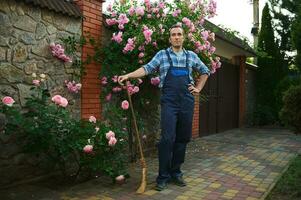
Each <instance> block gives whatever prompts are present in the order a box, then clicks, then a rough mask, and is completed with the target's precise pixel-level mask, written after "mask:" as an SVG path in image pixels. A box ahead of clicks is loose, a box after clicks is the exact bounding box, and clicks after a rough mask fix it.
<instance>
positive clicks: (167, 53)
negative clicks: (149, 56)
mask: <svg viewBox="0 0 301 200" xmlns="http://www.w3.org/2000/svg"><path fill="white" fill-rule="evenodd" d="M165 53H166V55H167V57H168V62H169V64H170V67H173V65H172V60H171V57H170V54H169V52H168V49H166V50H165Z"/></svg>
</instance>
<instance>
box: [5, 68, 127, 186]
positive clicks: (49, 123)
mask: <svg viewBox="0 0 301 200" xmlns="http://www.w3.org/2000/svg"><path fill="white" fill-rule="evenodd" d="M38 77H39V78H38ZM33 79H34V80H33V82H32V83H33V87H32V88H31V91H32V96H31V97H29V98H27V101H26V104H25V106H24V107H23V108H20V107H19V106H18V104H15V100H14V99H13V98H12V97H9V96H6V97H3V98H2V103H1V105H0V113H3V114H5V117H6V122H7V123H6V126H5V127H4V133H5V134H8V135H12V134H15V135H16V136H17V142H18V143H20V144H21V145H22V147H23V148H24V151H25V152H27V153H30V154H32V155H38V156H39V158H40V160H39V162H40V165H39V166H47V168H49V169H50V170H51V171H52V170H53V169H59V170H60V171H61V172H62V174H63V175H64V177H70V176H71V177H78V175H81V174H85V175H87V174H88V175H92V173H93V174H94V173H100V172H102V173H104V174H107V175H109V176H110V177H112V180H113V181H116V180H115V177H118V176H120V175H123V176H124V175H125V176H127V171H126V170H127V167H126V165H127V161H128V157H127V156H126V155H124V153H123V152H124V151H126V150H127V148H128V144H127V135H125V134H124V131H122V130H119V129H118V128H110V127H109V126H108V125H107V124H105V123H103V122H101V121H98V120H97V119H96V118H95V117H94V116H90V118H89V120H88V121H86V120H77V119H75V118H74V117H72V115H71V113H70V112H69V111H68V103H69V100H70V99H69V100H68V99H67V98H66V97H64V96H63V95H60V94H53V95H50V92H49V91H48V90H47V87H46V82H45V79H46V76H45V75H44V74H41V75H39V76H37V75H36V74H33ZM75 85H76V84H75ZM66 89H68V88H66ZM77 89H79V88H77ZM68 90H69V89H68ZM70 92H73V90H72V91H70ZM1 134H3V133H1Z"/></svg>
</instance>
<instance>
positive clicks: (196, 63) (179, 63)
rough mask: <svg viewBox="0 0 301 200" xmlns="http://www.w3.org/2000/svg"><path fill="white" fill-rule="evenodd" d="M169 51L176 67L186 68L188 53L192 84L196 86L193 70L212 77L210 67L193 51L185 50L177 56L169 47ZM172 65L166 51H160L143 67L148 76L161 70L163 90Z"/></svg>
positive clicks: (160, 85)
mask: <svg viewBox="0 0 301 200" xmlns="http://www.w3.org/2000/svg"><path fill="white" fill-rule="evenodd" d="M167 51H169V54H170V57H171V60H172V64H173V66H174V67H186V54H187V53H188V68H189V78H190V82H191V83H192V84H194V80H193V77H192V69H195V70H196V71H198V72H199V73H200V74H208V75H210V71H209V69H208V67H207V66H206V65H205V64H204V63H203V62H202V61H201V59H200V58H199V57H198V56H197V54H196V53H194V52H193V51H187V50H185V49H183V52H184V53H182V54H180V55H177V54H175V53H174V52H173V50H172V48H171V47H169V48H168V49H167ZM169 67H170V64H169V62H168V57H167V55H166V52H165V50H161V51H159V52H158V53H157V54H156V55H155V56H154V57H153V58H152V60H151V61H150V62H149V63H147V64H146V65H144V66H143V68H144V70H145V73H146V75H148V74H151V73H154V72H155V71H157V70H158V69H159V73H160V84H159V87H160V88H161V87H162V86H163V84H164V80H165V77H166V75H167V72H168V69H169Z"/></svg>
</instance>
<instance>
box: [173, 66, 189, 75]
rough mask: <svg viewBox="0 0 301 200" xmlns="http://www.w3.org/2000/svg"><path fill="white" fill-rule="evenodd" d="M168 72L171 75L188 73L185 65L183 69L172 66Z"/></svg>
mask: <svg viewBox="0 0 301 200" xmlns="http://www.w3.org/2000/svg"><path fill="white" fill-rule="evenodd" d="M170 73H171V74H172V75H173V76H187V75H188V69H187V68H186V67H185V68H183V69H181V68H173V69H171V70H170Z"/></svg>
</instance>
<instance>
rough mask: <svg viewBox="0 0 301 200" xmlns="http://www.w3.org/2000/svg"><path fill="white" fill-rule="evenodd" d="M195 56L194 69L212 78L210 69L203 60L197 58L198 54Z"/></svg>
mask: <svg viewBox="0 0 301 200" xmlns="http://www.w3.org/2000/svg"><path fill="white" fill-rule="evenodd" d="M193 55H194V66H193V68H194V69H195V70H197V71H198V72H199V73H200V74H207V75H208V76H210V70H209V68H208V67H207V66H206V65H205V64H204V63H203V62H202V61H201V59H200V58H199V57H198V56H197V54H195V53H194V54H193Z"/></svg>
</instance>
